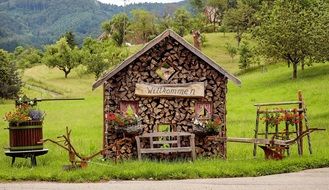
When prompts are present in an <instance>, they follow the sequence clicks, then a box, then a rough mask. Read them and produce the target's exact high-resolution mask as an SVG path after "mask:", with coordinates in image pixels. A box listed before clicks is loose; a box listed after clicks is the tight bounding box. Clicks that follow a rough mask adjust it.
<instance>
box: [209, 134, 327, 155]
mask: <svg viewBox="0 0 329 190" xmlns="http://www.w3.org/2000/svg"><path fill="white" fill-rule="evenodd" d="M324 130H325V129H319V128H310V129H307V130H306V131H304V132H302V133H301V134H299V135H298V136H297V137H296V138H294V139H290V140H280V139H276V136H275V135H274V136H273V137H272V138H271V139H255V138H238V137H218V136H210V137H208V140H211V141H220V142H237V143H252V144H256V145H258V146H259V147H260V148H261V149H263V150H264V153H265V158H266V159H274V160H281V159H283V158H284V150H287V149H288V148H289V146H290V145H292V144H294V143H296V142H297V141H299V140H300V139H302V138H303V137H305V136H307V135H309V134H310V133H312V132H314V131H324Z"/></svg>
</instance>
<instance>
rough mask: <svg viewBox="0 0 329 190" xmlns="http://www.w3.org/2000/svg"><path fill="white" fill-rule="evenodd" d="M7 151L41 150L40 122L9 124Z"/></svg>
mask: <svg viewBox="0 0 329 190" xmlns="http://www.w3.org/2000/svg"><path fill="white" fill-rule="evenodd" d="M8 129H9V149H10V150H12V151H18V150H40V149H43V143H40V141H41V139H42V121H26V122H20V123H10V124H9V128H8Z"/></svg>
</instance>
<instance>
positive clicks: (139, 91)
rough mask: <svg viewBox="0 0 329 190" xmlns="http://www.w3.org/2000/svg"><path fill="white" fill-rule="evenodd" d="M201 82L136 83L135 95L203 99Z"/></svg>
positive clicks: (202, 84)
mask: <svg viewBox="0 0 329 190" xmlns="http://www.w3.org/2000/svg"><path fill="white" fill-rule="evenodd" d="M204 90H205V84H204V83H203V82H194V83H185V84H145V83H137V84H136V88H135V94H136V95H137V96H144V97H183V98H184V97H185V98H189V97H199V98H201V97H204Z"/></svg>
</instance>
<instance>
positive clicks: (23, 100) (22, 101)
mask: <svg viewBox="0 0 329 190" xmlns="http://www.w3.org/2000/svg"><path fill="white" fill-rule="evenodd" d="M67 100H84V98H28V97H27V96H26V95H24V96H23V97H20V98H18V99H17V100H16V101H15V105H16V107H17V106H21V105H23V104H28V105H30V106H36V105H37V103H38V102H42V101H67Z"/></svg>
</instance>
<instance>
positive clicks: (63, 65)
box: [42, 37, 81, 78]
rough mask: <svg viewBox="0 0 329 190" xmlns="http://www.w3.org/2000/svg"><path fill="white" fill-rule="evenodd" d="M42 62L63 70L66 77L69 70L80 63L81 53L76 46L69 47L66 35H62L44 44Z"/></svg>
mask: <svg viewBox="0 0 329 190" xmlns="http://www.w3.org/2000/svg"><path fill="white" fill-rule="evenodd" d="M42 62H43V63H44V64H45V65H47V66H48V67H51V68H54V67H56V68H58V69H59V70H61V71H63V72H64V76H65V78H67V76H68V75H69V74H70V72H71V70H72V69H73V68H75V67H77V66H78V65H79V64H81V53H80V50H79V49H78V47H74V48H73V49H71V48H70V46H69V44H68V42H67V39H66V37H62V38H61V39H59V40H58V41H57V42H56V43H55V44H52V45H48V46H46V51H45V54H44V57H43V58H42Z"/></svg>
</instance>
